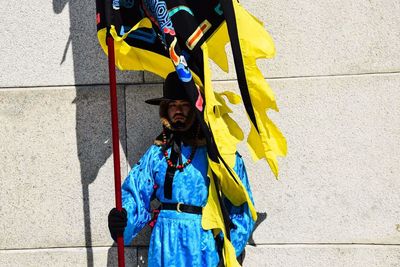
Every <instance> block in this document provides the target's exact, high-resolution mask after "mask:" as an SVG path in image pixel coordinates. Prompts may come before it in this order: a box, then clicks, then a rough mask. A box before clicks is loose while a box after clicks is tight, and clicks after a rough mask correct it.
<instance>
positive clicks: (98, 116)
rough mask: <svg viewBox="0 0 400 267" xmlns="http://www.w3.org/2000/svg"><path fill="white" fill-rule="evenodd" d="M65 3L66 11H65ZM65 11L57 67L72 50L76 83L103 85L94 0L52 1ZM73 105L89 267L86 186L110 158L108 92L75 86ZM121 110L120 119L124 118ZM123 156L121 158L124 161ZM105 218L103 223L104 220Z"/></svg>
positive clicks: (104, 73)
mask: <svg viewBox="0 0 400 267" xmlns="http://www.w3.org/2000/svg"><path fill="white" fill-rule="evenodd" d="M67 4H68V8H66V5H67ZM64 9H69V16H70V36H69V38H68V41H67V43H66V46H65V49H64V54H63V55H60V65H61V64H63V62H64V61H65V58H66V54H67V52H68V51H69V50H71V52H72V57H73V58H72V59H73V66H74V78H75V84H77V85H81V84H96V83H104V81H107V80H108V72H107V71H104V70H106V67H104V65H105V66H106V65H107V61H106V57H105V56H104V55H101V53H100V49H99V44H98V41H97V36H96V24H95V17H96V15H95V10H96V9H95V1H78V0H53V10H54V12H55V13H56V14H60V13H61V12H63V10H64ZM120 92H121V90H120V91H119V93H120ZM119 100H120V101H121V102H122V101H123V99H122V97H121V95H119ZM74 103H75V105H76V136H77V140H76V141H77V151H78V158H79V162H80V170H81V174H80V175H81V183H82V198H83V207H82V209H83V215H84V228H85V246H86V253H87V266H89V267H92V266H93V250H92V230H91V215H90V192H89V185H90V184H92V183H93V182H94V181H95V179H96V177H97V175H98V172H99V169H100V168H101V167H102V166H103V165H104V163H105V162H106V161H107V159H108V158H109V157H110V156H111V155H112V148H111V145H112V144H111V142H107V140H111V136H110V135H111V125H110V111H109V96H108V91H107V90H94V89H93V87H91V88H89V87H82V88H81V87H78V89H77V91H76V99H75V100H74ZM120 106H121V105H120ZM122 106H123V105H122ZM121 111H122V110H120V118H121V117H123V116H124V115H125V114H124V113H122V112H121ZM120 121H121V120H120ZM124 132H125V131H124V129H122V128H120V133H121V134H122V133H124ZM123 148H124V150H125V154H126V145H123ZM122 156H123V155H121V158H123V157H122ZM110 179H112V177H110ZM106 208H107V209H108V208H111V207H106ZM104 219H105V220H106V218H104Z"/></svg>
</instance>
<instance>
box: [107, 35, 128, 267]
mask: <svg viewBox="0 0 400 267" xmlns="http://www.w3.org/2000/svg"><path fill="white" fill-rule="evenodd" d="M107 46H108V70H109V77H110V100H111V125H112V146H113V159H114V183H115V205H116V208H117V209H118V210H119V211H121V210H122V198H121V168H120V157H119V129H118V101H117V79H116V74H115V52H114V39H113V38H112V36H111V35H110V34H109V35H108V36H107ZM117 244H118V267H125V256H124V237H123V235H120V236H118V237H117Z"/></svg>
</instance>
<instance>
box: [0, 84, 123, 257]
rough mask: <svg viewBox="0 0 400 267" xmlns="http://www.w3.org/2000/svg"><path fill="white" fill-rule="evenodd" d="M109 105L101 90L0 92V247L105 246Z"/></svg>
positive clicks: (110, 202) (110, 186)
mask: <svg viewBox="0 0 400 267" xmlns="http://www.w3.org/2000/svg"><path fill="white" fill-rule="evenodd" d="M122 92H123V91H122V90H119V95H120V96H122ZM120 100H121V101H120V103H119V106H120V114H121V115H122V116H121V117H120V129H121V133H122V135H121V136H122V137H123V138H122V144H123V145H122V147H125V138H124V133H125V127H124V116H123V113H124V112H123V111H124V104H123V103H124V102H123V99H122V98H120ZM109 106H110V104H109V96H108V89H107V88H106V87H90V88H89V87H76V88H74V87H66V88H45V89H38V88H35V89H33V90H30V89H23V90H2V91H0V118H1V121H2V127H0V147H1V148H2V153H1V154H0V177H1V179H0V190H1V195H0V203H1V205H0V214H1V218H2V219H1V220H0V229H1V231H0V248H8V249H10V248H38V247H49V246H50V247H70V246H84V245H85V244H86V245H91V244H92V245H97V244H98V243H102V244H111V241H112V240H111V238H110V237H109V234H108V228H107V225H106V222H107V213H108V211H109V210H110V208H111V207H112V206H114V192H113V190H114V182H113V164H112V157H111V126H110V111H109V110H110V109H109ZM121 158H122V159H124V152H123V150H121ZM122 175H123V176H125V175H126V164H125V161H122Z"/></svg>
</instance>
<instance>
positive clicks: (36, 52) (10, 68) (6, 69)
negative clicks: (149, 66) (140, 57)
mask: <svg viewBox="0 0 400 267" xmlns="http://www.w3.org/2000/svg"><path fill="white" fill-rule="evenodd" d="M15 14H18V15H15ZM0 17H1V18H2V24H3V25H5V27H2V29H1V30H0V33H1V35H2V36H3V37H2V38H1V40H0V47H1V49H0V58H1V61H0V87H18V86H43V85H46V86H48V85H77V84H104V83H108V65H107V64H108V63H107V57H106V55H105V54H104V53H103V51H102V49H101V48H100V45H99V44H98V40H97V36H96V10H95V1H88V2H83V1H72V0H71V1H69V0H53V1H44V2H42V3H40V4H38V3H37V2H34V1H28V2H24V3H21V2H19V1H9V2H8V3H7V5H5V6H4V8H2V9H1V10H0ZM142 79H143V73H142V72H126V73H121V72H118V82H121V83H122V82H124V83H137V82H141V81H142Z"/></svg>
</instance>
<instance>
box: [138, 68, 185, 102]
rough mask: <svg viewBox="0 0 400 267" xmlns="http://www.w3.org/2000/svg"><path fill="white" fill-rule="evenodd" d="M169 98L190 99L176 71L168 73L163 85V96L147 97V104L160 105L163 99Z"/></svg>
mask: <svg viewBox="0 0 400 267" xmlns="http://www.w3.org/2000/svg"><path fill="white" fill-rule="evenodd" d="M168 100H189V97H188V95H187V94H186V90H185V88H184V87H183V85H182V81H181V80H179V78H178V74H177V73H176V72H175V71H174V72H171V73H170V74H168V76H167V78H166V79H165V82H164V86H163V97H159V98H152V99H147V100H146V101H144V102H146V103H147V104H150V105H159V104H160V103H161V101H168Z"/></svg>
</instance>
